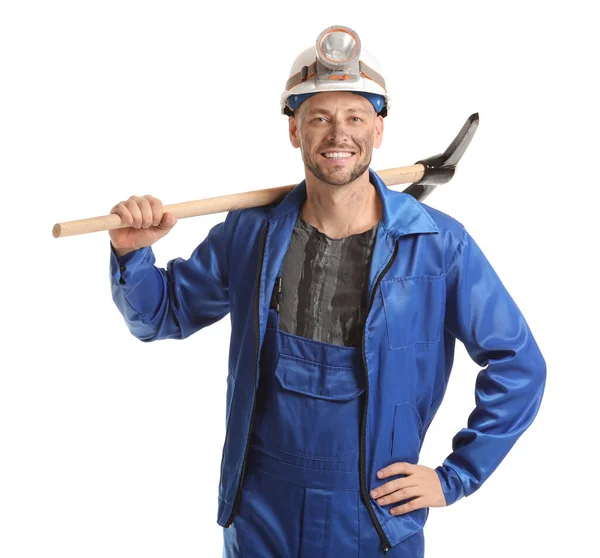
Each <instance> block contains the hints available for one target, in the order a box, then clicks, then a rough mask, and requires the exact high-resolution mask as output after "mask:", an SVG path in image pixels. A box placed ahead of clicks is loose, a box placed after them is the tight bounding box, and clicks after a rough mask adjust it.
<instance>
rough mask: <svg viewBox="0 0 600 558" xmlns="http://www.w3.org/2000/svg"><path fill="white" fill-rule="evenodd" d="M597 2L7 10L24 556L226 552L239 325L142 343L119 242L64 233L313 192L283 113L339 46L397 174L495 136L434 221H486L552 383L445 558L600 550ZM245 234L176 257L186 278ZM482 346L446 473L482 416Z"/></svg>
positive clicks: (6, 490) (451, 531)
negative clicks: (285, 100) (119, 290)
mask: <svg viewBox="0 0 600 558" xmlns="http://www.w3.org/2000/svg"><path fill="white" fill-rule="evenodd" d="M592 6H593V2H583V1H570V2H560V3H558V2H552V1H546V2H541V1H539V2H526V1H525V2H524V1H521V2H516V1H514V0H505V1H504V2H496V3H486V2H465V1H462V2H461V1H454V2H425V1H420V2H410V3H409V2H402V3H400V2H394V3H392V2H389V3H384V2H378V3H376V2H361V3H355V2H322V1H302V2H285V3H284V2H278V3H273V4H268V3H260V2H249V3H242V2H239V3H231V2H218V3H215V4H213V5H210V6H208V5H206V4H205V5H204V6H202V5H201V3H200V2H179V1H170V2H156V1H145V2H141V1H138V2H136V1H133V0H120V1H108V0H104V1H103V2H99V1H96V2H91V1H86V2H75V1H71V2H67V1H64V0H60V1H58V0H57V1H54V2H41V1H40V2H33V1H26V0H21V1H19V2H16V1H6V2H3V3H2V8H1V9H0V80H1V81H0V185H1V188H2V190H1V191H2V201H3V211H2V215H3V219H2V224H3V226H4V229H3V231H4V234H3V236H2V241H1V242H2V256H3V260H4V269H3V273H2V294H3V318H4V319H3V320H2V326H1V327H2V336H1V343H2V353H1V354H2V361H1V364H0V366H1V375H0V556H2V557H3V558H20V557H35V558H40V557H47V556H60V557H61V558H68V557H77V558H81V557H86V558H87V557H90V558H91V557H94V558H95V557H109V556H110V557H111V558H113V557H114V558H117V557H118V558H121V557H127V558H131V557H144V558H151V557H174V556H176V557H178V558H185V557H192V556H194V557H198V556H202V557H204V556H207V557H208V556H210V557H213V556H214V557H217V556H220V555H221V545H222V528H221V527H219V526H218V525H217V523H216V514H217V486H218V479H219V470H220V459H221V451H222V447H223V441H224V435H225V432H224V428H225V388H226V383H225V381H226V376H227V357H228V349H229V332H230V322H229V318H225V319H223V320H221V321H220V322H218V323H217V324H215V325H213V326H212V327H210V328H207V329H205V330H203V331H201V332H199V333H197V334H196V335H194V336H193V337H191V338H189V339H187V340H185V341H163V342H157V343H151V344H144V343H141V342H139V341H138V340H136V339H135V338H134V337H133V336H131V335H130V334H129V332H128V330H127V328H126V326H125V323H124V321H123V319H122V318H121V316H120V314H119V312H118V311H117V309H116V307H115V306H114V304H113V302H112V300H111V296H110V288H109V281H108V262H109V241H108V234H107V233H94V234H89V235H83V236H77V237H69V238H64V239H54V238H53V237H52V235H51V229H52V225H53V224H54V223H56V222H59V221H69V220H74V219H80V218H84V217H92V216H96V215H103V214H106V213H108V212H109V211H110V208H111V207H112V206H113V205H114V204H115V203H116V202H118V201H120V200H122V199H126V198H128V197H129V196H130V195H132V194H137V195H143V194H146V193H151V194H153V195H155V196H157V197H159V198H161V199H162V200H163V201H164V202H165V203H175V202H181V201H187V200H194V199H201V198H203V197H210V196H215V195H219V194H227V193H235V192H243V191H246V190H251V189H257V188H266V187H272V186H278V185H284V184H293V183H297V182H299V181H300V180H302V178H303V177H304V174H303V166H302V164H301V158H300V153H299V152H298V151H296V150H294V149H293V148H292V147H291V145H290V144H289V141H288V137H287V118H285V117H284V116H282V115H281V114H280V112H279V95H280V93H281V91H282V90H283V86H284V84H285V81H286V80H287V77H288V72H289V69H290V67H291V64H292V62H293V60H294V59H295V57H296V56H297V55H298V54H299V53H300V51H301V50H303V49H304V48H306V47H308V46H310V45H311V44H313V42H314V40H315V38H316V36H317V34H318V33H319V32H320V31H321V30H322V29H324V28H325V27H328V26H330V25H334V24H342V25H347V26H350V27H352V28H354V29H355V30H356V31H357V32H358V33H359V34H360V36H361V38H362V41H363V46H364V47H365V48H367V49H368V50H370V51H371V52H372V53H373V54H374V55H375V56H376V57H377V58H378V60H379V62H380V64H381V67H382V71H383V73H384V76H385V79H386V81H387V83H388V88H389V91H390V94H391V96H392V108H391V111H390V115H389V118H387V119H386V121H385V134H384V142H383V145H382V147H381V149H379V150H378V151H376V152H375V153H374V156H373V162H372V168H373V169H375V170H379V169H384V168H390V167H396V166H403V165H410V164H412V163H414V162H415V161H416V160H418V159H420V158H423V157H427V156H430V155H435V154H437V153H440V152H441V151H443V150H444V149H445V148H446V146H447V145H448V144H449V142H450V141H451V140H452V139H453V138H454V136H455V134H456V133H457V132H458V130H459V129H460V128H461V126H462V125H463V123H464V121H465V120H466V118H467V117H468V116H469V115H470V114H471V113H473V112H479V115H480V125H479V129H478V131H477V133H476V135H475V138H474V140H473V142H472V144H471V146H470V147H469V149H468V150H467V152H466V153H465V155H464V157H463V159H462V160H461V162H460V164H459V167H458V169H457V172H456V175H455V177H454V179H453V180H452V181H451V182H450V183H449V184H447V185H445V186H443V187H440V188H438V189H437V190H436V191H435V192H434V193H433V194H431V195H430V196H429V197H428V198H427V200H426V201H425V203H427V204H429V205H431V206H433V207H435V208H437V209H440V210H442V211H444V212H446V213H448V214H450V215H452V216H453V217H455V218H457V219H459V220H460V221H461V222H462V223H464V224H465V226H466V227H467V229H468V230H469V231H470V233H471V234H472V236H473V237H474V238H475V239H476V240H477V242H478V243H479V244H480V246H481V247H482V249H483V250H484V252H485V254H486V255H487V257H488V259H489V260H490V262H491V263H492V264H493V266H494V268H495V269H496V271H497V272H498V274H499V275H500V277H501V279H502V280H503V282H504V284H505V285H506V287H507V288H508V290H509V292H510V293H511V295H512V296H513V298H514V299H515V301H516V302H517V304H518V306H519V307H520V309H521V310H522V312H523V314H524V315H525V317H526V319H527V322H528V323H529V325H530V327H531V329H532V331H533V333H534V336H535V338H536V340H537V342H538V344H539V346H540V348H541V349H542V352H543V354H544V357H545V358H546V362H547V365H548V381H547V387H546V392H545V396H544V400H543V403H542V407H541V409H540V412H539V414H538V416H537V418H536V421H535V422H534V424H533V425H532V426H531V428H530V429H529V430H528V431H527V432H526V433H525V434H524V435H523V436H522V438H521V439H520V440H519V441H518V442H517V444H516V445H515V447H514V449H513V450H512V451H511V452H510V454H509V455H508V457H507V458H506V459H505V460H504V461H503V462H502V464H501V465H500V467H499V468H498V469H497V470H496V472H495V473H494V474H493V475H492V476H491V477H490V478H489V480H488V481H487V482H486V483H485V484H484V485H483V486H482V488H481V489H480V490H479V491H478V492H476V493H475V494H473V495H472V496H470V497H468V498H463V499H462V500H460V501H458V502H457V503H456V504H454V505H453V506H450V507H447V508H435V509H432V510H431V514H430V516H429V521H428V523H427V526H426V528H425V531H426V549H427V554H426V555H427V557H428V558H438V557H445V556H461V557H462V558H468V557H477V558H479V557H481V556H486V557H487V558H492V557H504V556H511V557H514V558H519V557H532V556H536V557H537V556H548V555H552V556H577V557H579V556H581V557H587V556H592V555H595V552H597V542H596V541H597V517H598V516H597V513H598V506H597V502H598V498H599V497H600V494H599V492H598V483H597V471H596V468H597V463H598V461H597V454H596V453H595V452H596V447H597V443H598V415H597V412H598V390H599V388H600V383H599V380H598V375H599V374H598V373H599V372H600V366H599V364H598V358H597V356H596V353H595V351H596V349H597V348H598V346H599V345H600V342H599V339H598V337H599V334H600V328H599V327H598V313H599V312H600V304H599V298H598V290H597V289H598V288H597V284H598V273H597V270H598V265H597V260H598V248H597V238H598V231H597V223H598V209H597V204H598V202H599V201H600V199H599V196H598V186H599V182H600V181H599V178H598V168H597V167H598V164H597V161H598V148H599V142H598V133H597V132H598V125H599V124H600V119H599V113H598V108H597V102H598V98H600V91H599V90H598V85H597V81H596V79H597V77H596V75H597V69H598V54H597V53H598V52H599V48H600V45H599V44H598V40H597V36H598V35H597V26H596V23H597V21H595V18H594V17H592ZM223 218H224V214H218V215H211V216H207V217H201V218H195V219H186V220H182V221H180V223H179V224H178V225H177V227H176V228H175V229H174V230H173V231H172V233H171V234H170V235H169V236H168V237H166V238H165V239H163V240H162V241H161V242H159V243H158V244H157V245H156V246H155V253H156V256H157V261H158V263H159V264H160V265H165V264H166V262H167V261H168V260H169V259H171V258H174V257H176V256H182V257H186V258H187V257H188V256H189V255H190V254H191V252H192V250H193V249H194V248H195V246H196V245H197V244H198V243H199V242H200V241H201V240H202V239H203V238H204V237H205V236H206V234H207V232H208V230H209V228H210V227H211V226H212V225H214V224H215V223H217V222H219V221H221V220H222V219H223ZM478 371H479V368H478V366H477V365H476V364H475V363H474V362H473V361H471V360H470V358H469V356H468V354H467V353H466V351H465V350H464V348H463V346H462V345H460V344H457V352H456V360H455V364H454V369H453V374H452V377H451V382H450V385H449V388H448V392H447V396H446V399H445V400H444V403H443V404H442V407H441V409H440V411H439V413H438V415H437V416H436V418H435V419H434V421H433V423H432V426H431V428H430V431H429V434H428V437H427V439H426V441H425V444H424V448H423V452H422V457H421V463H422V464H424V465H428V466H431V467H435V466H437V465H438V464H440V463H441V462H442V461H443V459H444V458H445V456H446V455H447V454H448V453H449V452H450V450H451V439H452V437H453V435H454V434H455V433H456V432H458V430H460V429H461V428H462V427H463V426H465V425H466V420H467V417H468V415H469V413H470V412H471V410H472V409H473V406H474V404H475V402H474V395H473V390H474V382H475V378H476V375H477V373H478Z"/></svg>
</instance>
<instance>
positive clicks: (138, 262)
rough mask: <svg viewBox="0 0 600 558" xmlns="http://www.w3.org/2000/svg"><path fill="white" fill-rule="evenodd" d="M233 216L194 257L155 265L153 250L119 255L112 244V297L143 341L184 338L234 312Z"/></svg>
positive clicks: (135, 334) (134, 331) (133, 330)
mask: <svg viewBox="0 0 600 558" xmlns="http://www.w3.org/2000/svg"><path fill="white" fill-rule="evenodd" d="M229 215H230V214H228V216H227V219H226V220H225V221H224V222H222V223H219V224H217V225H215V226H214V227H213V228H212V229H211V230H210V231H209V233H208V235H207V237H206V238H205V239H204V240H203V241H202V242H201V243H200V244H199V245H198V246H197V247H196V249H195V250H194V251H193V253H192V255H191V256H190V258H189V259H188V260H184V259H182V258H176V259H174V260H171V261H169V262H168V263H167V267H166V269H162V268H159V267H156V266H155V265H154V263H155V258H154V253H153V252H152V248H150V247H148V248H141V249H139V250H136V251H134V252H130V253H129V254H126V255H125V256H122V257H117V255H116V254H115V252H114V249H113V247H112V244H111V255H110V280H111V290H112V298H113V301H114V302H115V304H116V305H117V308H118V309H119V311H120V312H121V314H122V315H123V317H124V318H125V322H126V324H127V326H128V327H129V330H130V331H131V333H132V334H133V335H134V336H135V337H137V338H138V339H140V340H141V341H155V340H158V339H184V338H185V337H188V336H189V335H191V334H192V333H194V332H196V331H198V330H200V329H202V328H203V327H206V326H208V325H210V324H212V323H214V322H216V321H218V320H220V319H221V318H223V317H224V316H226V315H227V313H228V312H229V277H228V272H229V256H228V251H229V248H228V233H227V231H228V226H229V223H228V221H229Z"/></svg>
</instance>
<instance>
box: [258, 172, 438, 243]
mask: <svg viewBox="0 0 600 558" xmlns="http://www.w3.org/2000/svg"><path fill="white" fill-rule="evenodd" d="M369 181H370V182H371V184H373V186H374V187H375V189H376V190H377V194H378V195H379V197H380V199H381V203H382V205H383V216H382V218H381V222H382V224H383V227H384V228H385V229H386V230H387V232H388V233H389V234H390V235H391V236H392V237H394V238H398V237H400V236H404V235H406V234H415V233H432V232H433V233H437V232H439V230H440V229H439V228H438V226H437V225H436V224H435V222H434V221H433V219H432V218H431V216H430V215H429V213H427V211H426V210H425V208H424V207H423V205H422V204H421V202H419V201H418V200H416V199H415V198H414V197H413V196H411V195H410V194H405V193H404V192H399V191H397V190H391V189H390V188H388V187H387V186H386V184H385V182H384V181H383V180H382V179H381V178H380V177H379V176H378V175H377V173H376V172H375V171H374V170H372V169H369ZM305 201H306V180H303V181H302V182H300V183H299V184H298V185H297V186H296V187H295V188H294V189H293V190H291V191H290V192H288V194H287V195H286V196H285V197H284V198H283V200H281V202H279V204H278V205H277V206H275V207H269V208H268V209H267V218H268V219H269V220H274V221H276V220H278V219H281V218H283V217H284V216H285V215H287V214H289V213H291V212H296V214H297V213H298V212H299V211H300V208H301V207H302V205H303V204H304V202H305Z"/></svg>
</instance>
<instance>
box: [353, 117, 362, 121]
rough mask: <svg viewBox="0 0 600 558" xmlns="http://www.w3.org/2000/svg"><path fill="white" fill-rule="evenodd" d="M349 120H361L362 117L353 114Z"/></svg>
mask: <svg viewBox="0 0 600 558" xmlns="http://www.w3.org/2000/svg"><path fill="white" fill-rule="evenodd" d="M351 120H353V121H354V122H362V118H361V117H360V116H353V117H352V118H351Z"/></svg>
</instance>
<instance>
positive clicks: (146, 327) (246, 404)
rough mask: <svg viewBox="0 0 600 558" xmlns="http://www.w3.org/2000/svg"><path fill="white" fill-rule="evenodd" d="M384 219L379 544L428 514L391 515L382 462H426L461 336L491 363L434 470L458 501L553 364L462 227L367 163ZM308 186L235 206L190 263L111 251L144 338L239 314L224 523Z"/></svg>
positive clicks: (365, 470) (369, 348) (498, 456)
mask: <svg viewBox="0 0 600 558" xmlns="http://www.w3.org/2000/svg"><path fill="white" fill-rule="evenodd" d="M369 173H370V180H371V183H372V184H373V185H374V187H375V188H376V189H377V192H378V194H379V196H380V198H381V201H382V204H383V216H382V219H381V222H380V224H379V226H378V228H377V232H376V241H375V246H374V251H373V256H372V262H371V266H370V274H369V285H368V299H367V300H368V304H369V306H368V308H369V313H368V316H367V319H366V323H365V326H364V332H363V343H362V352H363V361H364V366H365V378H366V382H365V383H366V389H365V405H364V409H363V417H362V429H361V440H360V452H361V453H360V468H361V492H362V495H363V500H364V501H365V503H366V505H367V506H368V508H369V512H370V514H371V517H372V519H373V521H374V523H375V526H376V527H377V530H378V532H379V534H380V537H381V539H382V541H383V543H384V545H386V544H387V545H388V546H389V545H391V546H394V545H395V544H397V543H398V542H399V541H400V540H401V539H403V538H405V537H406V536H407V533H408V532H410V531H413V532H414V531H415V530H416V529H419V528H421V527H422V526H423V525H424V523H425V521H426V518H427V514H428V511H429V510H428V509H427V508H424V509H420V510H415V511H412V512H409V513H407V514H403V515H400V516H392V515H391V514H390V513H389V509H390V508H391V507H393V506H394V505H397V504H394V505H392V504H388V505H385V506H380V505H378V504H377V502H376V501H374V500H372V499H371V498H370V496H369V492H370V490H371V489H372V488H374V487H376V486H379V485H380V484H381V481H380V480H378V479H377V478H376V473H377V471H378V470H379V469H380V468H382V467H384V466H386V465H389V464H390V463H393V462H396V461H408V462H412V463H417V462H418V459H419V452H420V449H421V446H422V443H423V439H424V437H425V434H426V432H427V429H428V427H429V425H430V423H431V421H432V419H433V418H434V416H435V414H436V411H437V409H438V408H439V406H440V404H441V402H442V399H443V397H444V393H445V391H446V386H447V384H448V379H449V376H450V371H451V368H452V364H453V359H454V348H455V341H456V339H458V340H459V341H461V342H462V343H463V344H464V346H465V347H466V349H467V351H468V353H469V355H470V356H471V358H472V359H473V360H474V361H475V362H476V363H477V364H478V365H479V366H481V367H483V368H482V370H481V371H480V372H479V374H478V376H477V380H476V383H475V393H476V407H475V409H474V410H473V412H472V413H471V414H470V416H469V419H468V424H467V426H466V427H465V428H463V429H462V430H460V432H458V433H457V434H456V435H455V436H454V438H453V440H452V449H453V451H452V453H450V455H448V457H447V458H446V459H445V461H444V462H443V464H442V465H440V466H438V467H437V468H436V472H437V474H438V476H439V479H440V481H441V485H442V488H443V491H444V496H445V498H446V504H447V505H451V504H453V503H454V502H455V501H456V500H458V499H459V498H461V497H463V496H468V495H469V494H471V493H473V492H474V491H475V490H477V489H478V488H479V487H480V486H481V484H482V483H483V482H484V481H485V480H486V479H487V478H488V477H489V476H490V474H491V473H492V472H493V471H494V470H495V469H496V467H498V465H499V464H500V462H501V461H502V459H504V457H505V456H506V454H507V453H508V452H509V451H510V449H511V447H512V446H513V444H514V443H515V442H516V440H517V439H518V438H519V436H520V435H521V434H522V433H523V432H524V431H525V430H526V429H527V428H528V426H529V425H530V424H531V423H532V421H533V420H534V418H535V416H536V414H537V411H538V409H539V406H540V403H541V399H542V394H543V391H544V385H545V379H546V364H545V361H544V358H543V357H542V354H541V352H540V349H539V348H538V345H537V344H536V342H535V340H534V338H533V335H532V333H531V330H530V329H529V327H528V325H527V323H526V321H525V318H524V317H523V315H522V313H521V312H520V310H519V308H518V307H517V305H516V303H515V302H514V301H513V299H512V298H511V296H510V295H509V293H508V292H507V290H506V288H505V287H504V285H503V284H502V282H501V281H500V279H499V277H498V275H497V274H496V272H495V271H494V269H493V268H492V266H491V265H490V263H489V262H488V260H487V259H486V257H485V256H484V254H483V252H482V251H481V249H480V248H479V246H478V245H477V244H476V243H475V241H474V240H473V238H472V237H471V236H470V234H469V233H468V232H467V231H466V229H465V227H464V226H463V225H462V224H461V223H460V222H458V221H457V220H456V219H453V218H452V217H450V216H448V215H446V214H445V213H442V212H441V211H438V210H436V209H434V208H432V207H429V206H427V205H425V204H423V203H421V202H419V201H417V200H416V199H415V198H413V197H412V196H410V195H408V194H404V193H402V192H398V191H394V190H391V189H388V188H387V187H386V186H385V184H384V183H383V181H382V180H381V179H380V178H379V177H378V176H377V175H376V174H375V173H374V172H373V171H372V170H371V171H369ZM305 199H306V184H305V181H303V182H301V183H300V184H298V186H296V187H295V188H294V189H293V190H292V191H291V192H290V193H289V194H288V195H287V196H286V197H285V198H284V199H283V200H282V201H281V202H280V203H279V204H272V205H270V206H263V207H257V208H251V209H242V210H236V211H231V212H229V213H228V214H227V217H226V218H225V220H224V221H223V222H221V223H219V224H217V225H215V226H214V227H213V228H212V229H211V230H210V232H209V233H208V235H207V237H206V239H205V240H204V241H203V242H202V243H200V245H199V246H198V247H197V248H196V249H195V250H194V252H193V253H192V255H191V257H190V258H189V259H188V260H184V259H181V258H177V259H174V260H171V261H170V262H169V263H168V264H167V268H166V270H165V269H160V268H157V267H155V266H154V262H155V259H154V256H153V253H152V250H151V249H150V248H143V249H141V250H137V251H135V252H132V253H130V254H127V255H126V256H124V257H122V258H117V257H116V256H115V254H114V251H113V252H112V254H111V284H112V295H113V299H114V301H115V303H116V305H117V307H118V308H119V310H120V311H121V313H122V314H123V316H124V317H125V320H126V323H127V325H128V327H129V329H130V331H131V333H132V334H133V335H135V336H136V337H137V338H138V339H140V340H142V341H154V340H157V339H165V338H177V339H183V338H185V337H188V336H189V335H191V334H192V333H194V332H196V331H198V330H200V329H202V328H203V327H205V326H208V325H210V324H212V323H214V322H216V321H217V320H220V319H221V318H223V317H224V316H225V315H226V314H227V313H229V314H230V316H231V345H230V357H229V376H228V382H227V402H226V425H227V427H226V436H225V443H224V447H223V455H222V463H221V479H220V483H219V504H218V519H217V522H218V524H219V525H221V526H225V527H227V526H229V525H230V524H231V522H232V520H233V517H234V515H235V511H236V506H237V502H238V501H239V496H240V489H241V486H242V480H243V475H244V471H245V465H246V460H245V458H246V453H247V450H248V445H249V433H250V429H251V428H252V421H253V417H254V403H255V394H256V388H257V386H258V382H259V374H260V368H259V365H258V360H259V355H260V350H261V346H262V342H263V338H264V334H265V327H266V317H267V312H268V308H269V304H270V299H271V294H272V291H273V287H274V284H275V279H276V275H277V272H278V270H279V269H280V266H281V263H282V261H283V257H284V255H285V252H286V248H287V245H288V243H289V241H290V238H291V234H292V230H293V227H294V223H295V222H296V218H297V216H298V212H299V210H300V208H301V206H302V204H303V202H304V200H305Z"/></svg>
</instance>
